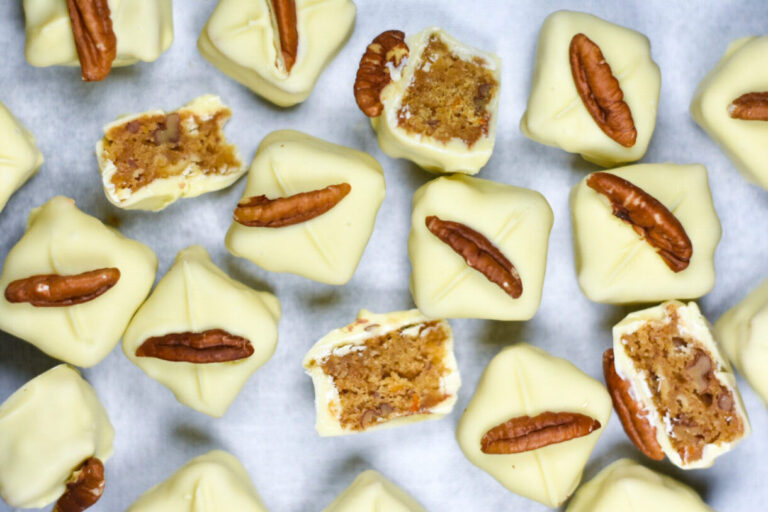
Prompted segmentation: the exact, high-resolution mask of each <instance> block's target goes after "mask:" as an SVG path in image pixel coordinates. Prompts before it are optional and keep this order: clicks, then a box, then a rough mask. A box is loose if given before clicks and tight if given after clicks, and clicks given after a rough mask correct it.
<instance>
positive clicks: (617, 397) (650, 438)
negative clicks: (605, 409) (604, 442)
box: [603, 348, 664, 460]
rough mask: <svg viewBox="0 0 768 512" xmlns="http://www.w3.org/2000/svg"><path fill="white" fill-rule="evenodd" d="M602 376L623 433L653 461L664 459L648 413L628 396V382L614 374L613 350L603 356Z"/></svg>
mask: <svg viewBox="0 0 768 512" xmlns="http://www.w3.org/2000/svg"><path fill="white" fill-rule="evenodd" d="M603 375H604V376H605V384H606V386H607V387H608V392H609V393H610V395H611V401H613V408H614V409H616V414H618V416H619V420H621V424H622V426H623V427H624V432H626V433H627V436H628V437H629V439H630V440H631V441H632V442H633V443H634V444H635V446H637V448H638V450H640V451H641V452H643V453H644V454H645V455H646V456H647V457H649V458H651V459H653V460H662V459H664V452H663V451H661V446H660V445H659V442H658V441H657V440H656V427H654V426H653V425H651V423H650V422H649V421H648V417H647V415H648V411H646V410H645V409H644V408H643V407H642V406H640V404H638V403H637V402H635V400H634V399H633V398H632V395H630V394H629V382H627V381H626V380H624V379H622V378H621V377H619V374H618V373H616V365H615V362H614V356H613V349H612V348H610V349H608V350H606V351H605V353H604V354H603Z"/></svg>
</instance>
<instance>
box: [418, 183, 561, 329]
mask: <svg viewBox="0 0 768 512" xmlns="http://www.w3.org/2000/svg"><path fill="white" fill-rule="evenodd" d="M430 215H437V216H438V217H439V218H440V219H442V220H445V221H454V222H459V223H462V224H465V225H467V226H469V227H470V228H472V229H474V230H475V231H478V232H480V233H481V234H483V235H485V236H486V238H488V240H489V241H490V242H491V243H492V244H494V245H495V246H496V248H497V249H499V250H500V251H501V252H502V253H503V254H504V256H506V257H507V259H509V260H510V261H511V262H512V264H513V265H514V266H515V268H516V269H517V271H518V273H519V274H520V279H521V280H522V282H523V293H522V295H521V296H520V297H518V298H517V299H513V298H512V297H511V296H510V295H508V294H507V293H506V292H505V291H504V290H503V289H502V288H501V287H500V286H498V285H497V284H495V283H493V282H491V281H489V280H488V278H486V277H485V275H483V274H482V273H481V272H479V271H478V270H475V269H473V268H472V267H470V266H469V265H467V264H466V262H465V261H464V258H463V257H462V256H461V255H460V254H458V253H457V252H456V251H454V250H453V249H452V248H451V247H450V246H449V245H447V244H446V243H444V242H443V241H442V240H440V239H439V238H437V236H435V235H434V234H432V232H431V231H429V229H427V226H426V224H425V219H426V218H427V217H428V216H430ZM552 222H553V216H552V209H551V208H550V207H549V203H547V200H546V199H545V198H544V196H542V195H541V194H539V193H538V192H535V191H533V190H527V189H523V188H518V187H513V186H510V185H503V184H501V183H494V182H492V181H488V180H481V179H478V178H471V177H468V176H462V175H454V176H450V177H442V178H437V179H435V180H432V181H430V182H429V183H427V184H426V185H424V186H422V187H421V188H420V189H418V190H417V191H416V193H415V194H414V196H413V214H412V217H411V234H410V237H409V238H408V253H409V255H410V258H411V267H412V269H413V272H412V274H411V292H412V293H413V300H414V301H415V302H416V307H417V308H419V310H420V311H421V312H422V313H424V314H425V315H427V316H429V317H432V318H445V317H448V318H461V317H470V318H489V319H494V320H528V319H530V318H531V317H533V315H534V314H535V313H536V310H537V309H538V307H539V303H540V302H541V289H542V286H543V284H544V271H545V269H546V266H547V245H548V243H549V232H550V230H551V229H552Z"/></svg>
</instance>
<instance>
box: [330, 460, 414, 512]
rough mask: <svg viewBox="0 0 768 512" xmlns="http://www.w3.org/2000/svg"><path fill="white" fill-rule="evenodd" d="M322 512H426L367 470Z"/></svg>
mask: <svg viewBox="0 0 768 512" xmlns="http://www.w3.org/2000/svg"><path fill="white" fill-rule="evenodd" d="M323 512H426V510H425V509H424V507H422V506H421V505H419V504H418V503H417V502H416V500H414V499H413V498H411V497H410V496H409V495H408V494H406V492H405V491H403V490H402V489H400V488H399V487H398V486H396V485H395V484H393V483H392V482H390V481H389V480H387V479H386V478H384V477H383V476H382V475H381V474H380V473H378V472H376V471H373V470H372V469H369V470H368V471H363V472H362V473H360V474H359V475H358V476H357V478H355V481H354V482H352V484H351V485H350V486H349V487H347V488H346V489H345V490H344V492H342V493H341V494H339V496H338V497H337V498H336V499H335V500H333V503H331V504H330V505H328V506H327V507H326V508H324V509H323Z"/></svg>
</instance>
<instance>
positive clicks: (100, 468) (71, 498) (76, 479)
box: [53, 457, 105, 512]
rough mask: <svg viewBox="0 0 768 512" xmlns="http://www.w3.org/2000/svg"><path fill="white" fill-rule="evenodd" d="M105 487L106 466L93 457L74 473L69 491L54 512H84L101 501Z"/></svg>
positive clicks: (68, 484) (60, 499) (62, 496)
mask: <svg viewBox="0 0 768 512" xmlns="http://www.w3.org/2000/svg"><path fill="white" fill-rule="evenodd" d="M104 486H105V482H104V464H102V462H101V461H100V460H99V459H97V458H96V457H91V458H90V459H87V460H86V461H85V462H84V463H83V465H82V466H80V469H78V470H77V471H75V472H74V473H72V478H70V480H69V482H68V483H67V490H66V491H65V492H64V494H62V495H61V498H59V501H57V502H56V506H55V507H54V508H53V512H83V510H85V509H87V508H89V507H90V506H92V505H93V504H94V503H96V502H97V501H99V498H101V495H102V494H103V493H104Z"/></svg>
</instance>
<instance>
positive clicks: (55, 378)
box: [0, 364, 115, 510]
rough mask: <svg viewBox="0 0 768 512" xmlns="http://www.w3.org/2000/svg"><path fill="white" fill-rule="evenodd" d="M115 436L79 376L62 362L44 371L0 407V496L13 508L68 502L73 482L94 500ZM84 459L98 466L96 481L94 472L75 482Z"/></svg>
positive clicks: (99, 491) (104, 413)
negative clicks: (88, 476) (88, 477)
mask: <svg viewBox="0 0 768 512" xmlns="http://www.w3.org/2000/svg"><path fill="white" fill-rule="evenodd" d="M114 437H115V431H114V429H113V428H112V425H111V424H110V422H109V418H108V417H107V412H106V411H105V410H104V407H103V406H102V405H101V403H100V402H99V399H98V397H97V396H96V393H95V392H94V390H93V388H92V387H91V386H90V384H88V383H87V382H86V381H85V380H83V378H82V377H81V376H80V373H79V372H78V371H77V370H75V369H74V368H72V367H70V366H67V365H64V364H62V365H59V366H56V367H54V368H52V369H50V370H48V371H47V372H45V373H43V374H41V375H39V376H37V377H35V378H34V379H32V380H31V381H29V382H27V383H26V384H25V385H24V386H22V387H21V388H20V389H19V390H18V391H16V392H15V393H14V394H13V395H11V396H10V398H8V399H7V400H6V401H5V402H4V403H3V404H2V405H0V497H2V499H3V500H5V502H6V503H8V504H9V505H10V506H12V507H18V508H33V507H34V508H39V507H44V506H46V505H48V504H50V503H52V502H54V501H56V500H59V499H62V500H67V499H68V498H67V497H63V495H64V494H65V493H66V492H67V489H68V486H67V484H68V483H77V487H79V488H80V490H81V491H85V490H87V491H88V492H89V493H90V494H91V495H92V498H93V502H95V501H96V500H98V498H99V497H100V496H101V492H102V491H103V490H104V474H103V463H104V462H106V461H107V459H109V458H110V457H111V456H112V441H113V439H114ZM95 459H98V461H96V460H95ZM88 461H91V462H90V464H91V465H94V464H95V466H97V467H100V471H101V478H100V479H98V478H95V476H96V475H95V473H97V472H98V470H97V471H95V472H94V474H92V475H90V476H93V477H94V478H90V479H88V480H85V479H83V480H82V483H79V482H80V481H79V480H78V475H77V474H76V473H77V471H78V470H80V469H81V468H82V467H83V465H84V463H86V462H88ZM62 510H67V509H62ZM78 510H82V509H78Z"/></svg>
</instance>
